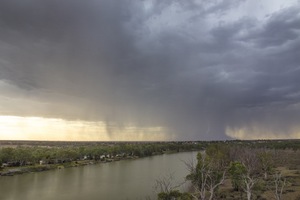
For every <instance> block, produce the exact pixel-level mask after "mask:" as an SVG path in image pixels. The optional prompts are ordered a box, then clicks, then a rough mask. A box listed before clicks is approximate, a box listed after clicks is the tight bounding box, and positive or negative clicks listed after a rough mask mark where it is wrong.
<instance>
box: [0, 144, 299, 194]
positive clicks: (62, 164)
mask: <svg viewBox="0 0 300 200" xmlns="http://www.w3.org/2000/svg"><path fill="white" fill-rule="evenodd" d="M0 145H1V147H0V164H1V170H0V174H1V176H14V175H19V174H23V173H29V172H41V171H48V170H55V169H56V170H59V169H64V168H69V167H78V166H83V165H91V164H100V165H101V163H106V162H116V161H120V160H135V159H139V158H141V157H149V156H155V155H161V154H170V153H177V152H184V151H198V152H199V153H198V155H197V160H195V162H188V161H185V162H186V163H185V165H186V167H187V168H188V169H189V172H190V173H189V174H186V181H187V182H189V185H190V186H189V189H188V190H187V191H182V190H179V189H178V187H177V186H174V183H172V179H169V178H166V176H164V178H159V179H158V180H157V182H156V185H155V187H156V188H157V198H158V199H161V200H168V199H203V200H204V199H248V200H250V199H277V200H279V199H295V200H297V199H300V141H299V140H249V141H240V140H232V141H180V142H176V141H173V142H68V141H60V142H57V141H56V142H55V141H1V142H0Z"/></svg>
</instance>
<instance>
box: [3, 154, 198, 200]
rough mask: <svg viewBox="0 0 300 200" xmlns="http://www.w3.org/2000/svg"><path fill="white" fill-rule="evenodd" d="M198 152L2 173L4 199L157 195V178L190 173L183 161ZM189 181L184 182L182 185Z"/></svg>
mask: <svg viewBox="0 0 300 200" xmlns="http://www.w3.org/2000/svg"><path fill="white" fill-rule="evenodd" d="M196 155H197V152H182V153H175V154H163V155H158V156H152V157H146V158H140V159H137V160H122V161H118V162H112V163H103V164H96V165H89V166H84V167H77V168H67V169H61V170H52V171H46V172H41V173H31V174H23V175H17V176H13V177H0V199H1V200H19V199H20V200H53V199H55V200H82V199H87V200H100V199H103V200H123V199H124V200H126V199H129V200H131V199H132V200H140V199H143V200H144V199H156V192H155V190H154V185H155V181H156V180H157V179H158V178H160V177H162V176H166V175H169V174H173V177H174V184H176V183H181V182H183V181H184V177H185V176H186V175H187V174H188V171H187V169H186V166H185V164H184V162H183V161H190V160H192V159H195V158H196ZM186 187H187V186H186V185H183V186H181V188H182V189H184V188H186Z"/></svg>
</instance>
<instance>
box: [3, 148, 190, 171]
mask: <svg viewBox="0 0 300 200" xmlns="http://www.w3.org/2000/svg"><path fill="white" fill-rule="evenodd" d="M192 151H195V150H192ZM192 151H181V152H192ZM173 153H179V152H178V151H165V152H162V153H156V154H153V155H151V156H156V155H162V154H173ZM151 156H144V157H138V156H128V157H116V158H107V159H105V160H102V161H101V160H99V161H95V160H78V161H71V162H66V163H60V164H35V165H30V166H19V167H5V168H1V169H0V176H14V175H20V174H25V173H35V172H43V171H49V170H60V169H64V168H71V167H80V166H86V165H95V164H101V163H109V162H116V161H121V160H135V159H139V158H145V157H151Z"/></svg>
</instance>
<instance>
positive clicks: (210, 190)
mask: <svg viewBox="0 0 300 200" xmlns="http://www.w3.org/2000/svg"><path fill="white" fill-rule="evenodd" d="M222 150H223V148H221V147H219V146H214V145H212V146H210V147H208V148H207V150H206V152H200V153H198V155H197V164H196V166H194V165H193V163H186V165H187V167H188V169H189V171H190V174H189V175H188V176H187V180H190V181H191V182H192V185H193V187H194V190H195V192H194V194H193V197H194V198H196V199H201V200H205V199H206V198H207V197H208V199H209V200H211V199H213V198H214V197H215V193H216V191H217V189H218V187H219V186H220V185H221V184H222V183H223V182H224V180H225V174H226V171H227V163H226V162H227V160H228V159H227V155H226V151H222Z"/></svg>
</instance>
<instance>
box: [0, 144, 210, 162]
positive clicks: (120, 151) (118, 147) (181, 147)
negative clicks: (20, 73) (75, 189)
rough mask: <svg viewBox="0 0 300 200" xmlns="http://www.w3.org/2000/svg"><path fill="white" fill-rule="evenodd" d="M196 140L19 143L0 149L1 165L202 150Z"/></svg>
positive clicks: (109, 159) (119, 157) (118, 157)
mask: <svg viewBox="0 0 300 200" xmlns="http://www.w3.org/2000/svg"><path fill="white" fill-rule="evenodd" d="M203 148H204V147H203V145H202V144H201V143H195V142H168V143H167V142H165V143H163V142H161V143H119V144H118V143H117V144H109V145H107V144H104V145H87V146H70V145H68V146H54V147H53V146H49V147H38V146H18V147H14V148H13V147H5V148H1V149H0V164H1V165H0V166H8V167H12V166H25V165H35V164H57V163H66V162H72V161H80V160H94V161H100V160H101V161H106V160H108V161H111V160H112V159H121V158H133V157H145V156H152V155H157V154H162V153H165V152H180V151H191V150H200V149H203Z"/></svg>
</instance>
